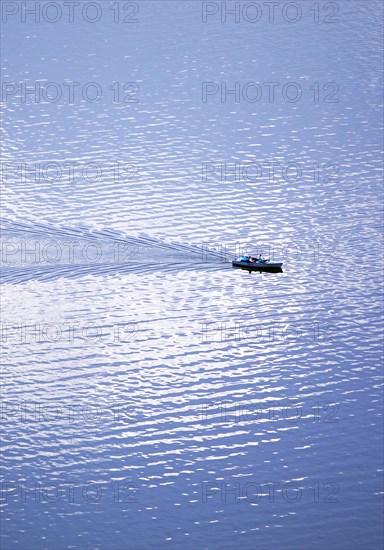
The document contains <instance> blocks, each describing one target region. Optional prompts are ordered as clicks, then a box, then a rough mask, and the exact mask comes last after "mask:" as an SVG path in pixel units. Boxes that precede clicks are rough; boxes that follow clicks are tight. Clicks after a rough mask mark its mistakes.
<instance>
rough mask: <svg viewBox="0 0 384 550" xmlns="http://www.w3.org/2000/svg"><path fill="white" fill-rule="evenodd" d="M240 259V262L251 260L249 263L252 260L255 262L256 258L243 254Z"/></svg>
mask: <svg viewBox="0 0 384 550" xmlns="http://www.w3.org/2000/svg"><path fill="white" fill-rule="evenodd" d="M241 261H242V262H251V263H252V262H255V261H256V259H255V258H252V256H243V257H242V258H241Z"/></svg>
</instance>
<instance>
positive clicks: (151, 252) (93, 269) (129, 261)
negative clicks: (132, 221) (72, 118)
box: [1, 221, 225, 284]
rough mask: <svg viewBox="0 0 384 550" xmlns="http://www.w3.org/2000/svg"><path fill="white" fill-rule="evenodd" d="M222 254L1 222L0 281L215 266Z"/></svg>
mask: <svg viewBox="0 0 384 550" xmlns="http://www.w3.org/2000/svg"><path fill="white" fill-rule="evenodd" d="M224 261H225V258H223V257H222V255H221V253H219V252H217V251H215V250H210V249H209V247H207V246H205V245H189V244H182V243H177V242H176V243H174V242H173V243H166V242H164V241H161V240H159V239H155V238H153V237H150V236H148V235H139V236H135V237H129V236H126V235H124V234H122V233H119V232H117V231H113V230H109V229H105V230H99V229H92V228H88V227H82V226H78V227H61V226H52V225H44V224H36V223H33V224H28V223H24V222H14V221H4V222H3V223H2V227H1V268H2V269H1V271H2V278H1V280H2V283H14V284H15V283H21V282H26V281H30V280H42V281H46V280H51V279H56V278H60V277H68V278H73V277H83V276H86V275H94V276H100V275H115V274H116V273H118V274H125V273H136V272H137V273H140V274H145V273H152V272H154V271H161V272H163V271H167V272H171V271H179V270H180V269H187V270H196V269H218V268H219V267H220V264H222V263H223V262H224Z"/></svg>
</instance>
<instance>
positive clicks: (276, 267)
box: [232, 260, 283, 273]
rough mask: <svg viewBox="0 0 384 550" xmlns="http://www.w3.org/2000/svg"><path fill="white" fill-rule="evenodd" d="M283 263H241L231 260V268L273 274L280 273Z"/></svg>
mask: <svg viewBox="0 0 384 550" xmlns="http://www.w3.org/2000/svg"><path fill="white" fill-rule="evenodd" d="M282 265H283V262H265V263H264V262H243V261H241V260H233V262H232V266H233V267H239V268H240V269H247V270H248V271H273V272H274V273H279V272H280V273H281V272H282V271H283V270H282V269H281V268H282Z"/></svg>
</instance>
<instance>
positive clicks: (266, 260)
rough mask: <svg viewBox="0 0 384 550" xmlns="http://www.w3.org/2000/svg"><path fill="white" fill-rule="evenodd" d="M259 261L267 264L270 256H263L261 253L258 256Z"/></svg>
mask: <svg viewBox="0 0 384 550" xmlns="http://www.w3.org/2000/svg"><path fill="white" fill-rule="evenodd" d="M256 261H258V262H259V263H261V264H266V263H267V262H268V258H267V259H266V258H263V256H262V255H261V254H259V257H258V258H257V260H256Z"/></svg>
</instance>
